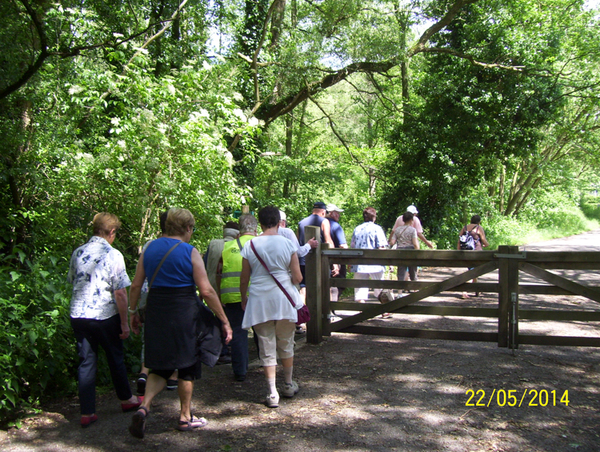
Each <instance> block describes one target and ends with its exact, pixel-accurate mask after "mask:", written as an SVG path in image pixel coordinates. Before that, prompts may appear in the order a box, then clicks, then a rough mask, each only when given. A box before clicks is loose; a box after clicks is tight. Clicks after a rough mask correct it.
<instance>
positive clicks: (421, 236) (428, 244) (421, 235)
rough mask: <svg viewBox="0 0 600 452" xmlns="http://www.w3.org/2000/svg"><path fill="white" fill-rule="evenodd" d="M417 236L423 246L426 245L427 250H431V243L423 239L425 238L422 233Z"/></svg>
mask: <svg viewBox="0 0 600 452" xmlns="http://www.w3.org/2000/svg"><path fill="white" fill-rule="evenodd" d="M417 236H418V237H419V238H420V239H421V241H422V242H423V243H424V244H425V245H427V246H428V247H429V248H433V245H432V244H431V242H430V241H429V240H427V239H426V238H425V236H424V235H423V233H422V232H417Z"/></svg>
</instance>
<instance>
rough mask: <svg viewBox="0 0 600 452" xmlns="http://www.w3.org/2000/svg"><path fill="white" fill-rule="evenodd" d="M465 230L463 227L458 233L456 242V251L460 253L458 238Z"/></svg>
mask: <svg viewBox="0 0 600 452" xmlns="http://www.w3.org/2000/svg"><path fill="white" fill-rule="evenodd" d="M465 228H466V226H463V228H462V229H461V230H460V232H459V233H458V242H456V249H457V250H459V251H460V236H461V235H463V234H464V233H465Z"/></svg>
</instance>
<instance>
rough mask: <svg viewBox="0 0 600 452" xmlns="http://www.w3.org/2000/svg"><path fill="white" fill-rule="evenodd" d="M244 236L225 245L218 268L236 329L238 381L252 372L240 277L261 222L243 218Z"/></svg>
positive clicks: (234, 348) (223, 298) (227, 310)
mask: <svg viewBox="0 0 600 452" xmlns="http://www.w3.org/2000/svg"><path fill="white" fill-rule="evenodd" d="M239 224H240V235H239V237H238V238H237V239H235V240H231V241H229V242H226V243H225V246H224V247H223V253H222V255H221V261H220V262H219V266H218V267H217V285H218V287H219V291H218V293H219V297H220V299H221V303H223V309H224V310H225V314H226V315H227V318H228V319H229V323H230V324H231V328H232V329H233V339H232V340H231V342H230V344H229V345H230V346H231V367H232V368H233V375H234V377H235V379H236V380H237V381H244V380H245V379H246V372H247V371H248V361H249V358H248V330H245V329H243V328H242V319H243V318H244V310H243V309H242V295H241V293H240V275H241V274H242V255H241V251H242V248H243V247H244V245H245V244H246V242H248V241H249V240H250V239H251V238H252V237H255V236H256V229H257V226H258V222H257V220H256V218H254V216H252V215H250V214H243V215H242V216H241V217H240V219H239Z"/></svg>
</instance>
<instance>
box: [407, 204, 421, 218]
mask: <svg viewBox="0 0 600 452" xmlns="http://www.w3.org/2000/svg"><path fill="white" fill-rule="evenodd" d="M406 211H407V212H410V213H412V214H413V215H416V214H418V213H419V211H418V210H417V208H416V207H415V206H413V205H412V204H411V205H410V206H408V207H407V208H406Z"/></svg>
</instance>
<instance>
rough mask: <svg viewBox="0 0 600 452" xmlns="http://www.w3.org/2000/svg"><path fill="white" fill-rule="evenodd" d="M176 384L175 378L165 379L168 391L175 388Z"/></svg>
mask: <svg viewBox="0 0 600 452" xmlns="http://www.w3.org/2000/svg"><path fill="white" fill-rule="evenodd" d="M177 385H178V383H177V380H171V379H169V380H167V389H168V390H169V391H173V390H174V389H177Z"/></svg>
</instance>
